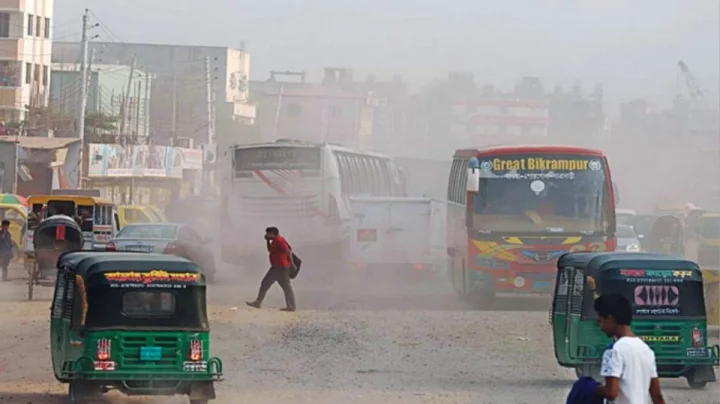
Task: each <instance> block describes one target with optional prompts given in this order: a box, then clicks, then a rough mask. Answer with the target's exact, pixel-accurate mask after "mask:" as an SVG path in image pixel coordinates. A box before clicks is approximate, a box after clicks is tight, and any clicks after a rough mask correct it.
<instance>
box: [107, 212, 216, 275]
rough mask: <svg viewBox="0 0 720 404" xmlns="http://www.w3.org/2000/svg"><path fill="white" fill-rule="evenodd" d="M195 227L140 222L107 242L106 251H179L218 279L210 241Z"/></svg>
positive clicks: (168, 252) (177, 253)
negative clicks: (196, 230)
mask: <svg viewBox="0 0 720 404" xmlns="http://www.w3.org/2000/svg"><path fill="white" fill-rule="evenodd" d="M211 242H212V239H210V238H202V237H200V235H198V234H197V232H195V230H193V229H192V228H190V227H189V226H187V225H184V224H180V223H137V224H129V225H127V226H125V227H124V228H123V229H122V230H120V232H118V234H117V236H116V237H115V238H114V239H113V240H111V241H110V242H109V243H108V244H107V249H106V251H124V252H141V253H159V254H171V255H177V256H180V257H184V258H187V259H189V260H190V261H192V262H195V263H196V264H198V265H199V266H200V268H202V270H203V273H204V274H205V276H206V277H207V279H208V280H209V281H210V282H212V281H214V279H215V258H214V257H213V254H212V251H211V249H210V248H209V246H208V244H209V243H211Z"/></svg>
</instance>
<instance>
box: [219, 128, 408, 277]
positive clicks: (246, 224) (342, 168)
mask: <svg viewBox="0 0 720 404" xmlns="http://www.w3.org/2000/svg"><path fill="white" fill-rule="evenodd" d="M226 160H227V163H228V164H229V166H226V169H225V177H224V178H223V186H222V187H221V207H220V209H221V211H222V212H221V222H220V229H219V230H220V234H219V239H220V241H221V243H222V246H221V249H222V258H223V261H224V262H226V263H232V264H242V263H247V258H259V259H262V260H263V261H266V260H267V257H266V255H267V251H266V250H265V243H264V242H263V240H262V238H261V237H262V235H263V234H264V233H265V227H267V226H277V227H278V228H279V229H280V232H281V234H283V235H284V236H286V237H287V238H288V241H289V242H290V243H291V244H292V246H293V248H294V249H295V250H296V251H299V254H300V252H302V253H301V254H303V256H305V257H307V256H310V255H312V253H313V252H315V251H319V252H320V254H319V255H321V256H328V255H329V254H330V253H331V252H333V251H337V249H334V248H332V247H334V246H337V245H338V244H340V243H342V242H343V241H344V240H345V238H346V237H347V236H348V235H349V231H350V224H351V220H352V219H353V217H351V213H350V211H349V204H348V203H349V198H350V197H353V196H404V195H405V194H406V189H405V188H406V187H405V183H404V179H403V173H402V171H401V170H400V169H399V168H398V167H397V166H396V165H395V163H394V161H393V160H392V158H390V157H389V156H386V155H383V154H378V153H371V152H364V151H358V150H353V149H349V148H345V147H342V146H337V145H333V144H327V143H312V142H302V141H291V140H278V141H276V142H271V143H261V144H253V145H242V146H233V147H231V148H230V150H229V153H228V156H227V159H226ZM311 250H313V251H311Z"/></svg>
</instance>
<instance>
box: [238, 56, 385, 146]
mask: <svg viewBox="0 0 720 404" xmlns="http://www.w3.org/2000/svg"><path fill="white" fill-rule="evenodd" d="M348 72H349V71H347V70H345V69H333V68H328V69H325V77H324V79H323V82H322V84H315V83H305V82H300V83H296V82H283V81H278V80H276V79H275V78H274V76H273V77H271V79H270V80H267V81H264V82H253V83H252V97H253V102H254V103H255V104H256V105H257V106H258V119H257V125H258V128H259V130H260V133H261V136H262V139H263V140H264V141H274V140H277V139H293V140H304V141H311V142H328V143H335V144H340V145H343V146H347V147H352V148H356V149H361V150H372V149H373V110H374V108H375V107H377V99H376V98H375V97H374V96H373V94H372V93H371V92H369V91H367V90H365V89H361V90H355V89H354V88H352V87H353V82H352V77H351V76H350V75H349V74H348Z"/></svg>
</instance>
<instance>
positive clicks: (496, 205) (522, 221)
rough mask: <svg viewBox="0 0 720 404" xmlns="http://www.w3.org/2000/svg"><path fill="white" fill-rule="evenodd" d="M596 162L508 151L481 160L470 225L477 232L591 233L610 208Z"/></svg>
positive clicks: (604, 226)
mask: <svg viewBox="0 0 720 404" xmlns="http://www.w3.org/2000/svg"><path fill="white" fill-rule="evenodd" d="M603 165H604V163H603V162H602V160H600V159H598V158H595V157H588V156H571V155H542V156H539V155H513V156H505V155H504V156H502V157H499V158H493V159H486V160H481V165H480V167H481V171H480V188H479V192H478V193H477V194H475V196H474V201H473V227H474V229H475V230H477V231H480V232H515V233H517V232H530V233H582V234H588V233H595V232H606V231H607V230H608V220H607V217H608V215H609V214H611V213H610V212H612V211H614V207H613V206H612V203H611V201H610V198H609V190H608V187H609V182H608V181H607V178H606V176H605V170H604V167H603Z"/></svg>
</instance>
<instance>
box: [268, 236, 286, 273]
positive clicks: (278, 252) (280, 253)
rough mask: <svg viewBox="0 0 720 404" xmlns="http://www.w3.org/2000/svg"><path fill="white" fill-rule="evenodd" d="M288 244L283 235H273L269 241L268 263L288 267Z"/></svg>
mask: <svg viewBox="0 0 720 404" xmlns="http://www.w3.org/2000/svg"><path fill="white" fill-rule="evenodd" d="M289 251H290V246H289V245H288V242H287V241H286V240H285V238H284V237H283V236H277V237H275V240H273V241H272V242H271V243H270V265H271V266H274V267H280V268H290V266H291V265H290V257H288V252H289Z"/></svg>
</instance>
